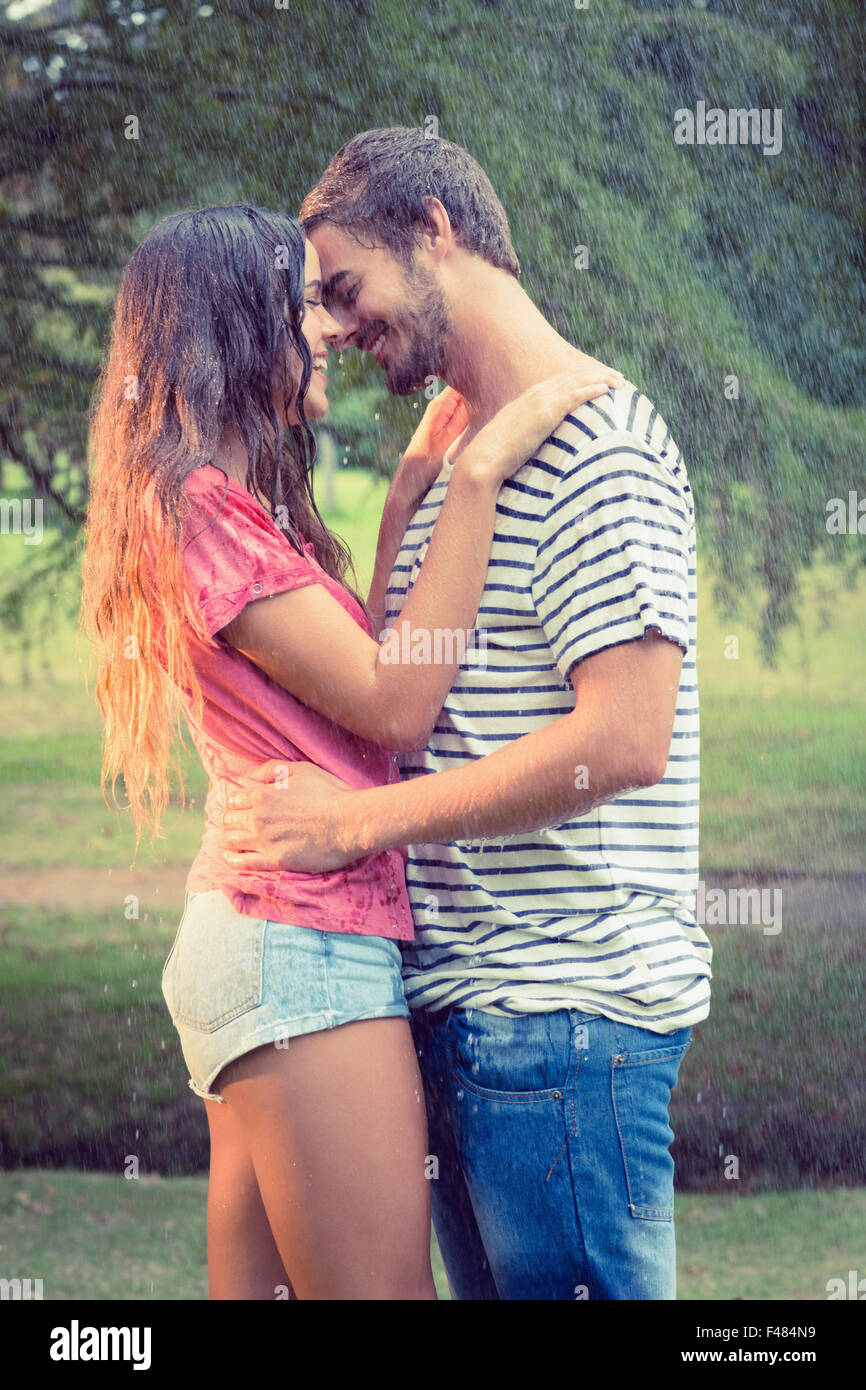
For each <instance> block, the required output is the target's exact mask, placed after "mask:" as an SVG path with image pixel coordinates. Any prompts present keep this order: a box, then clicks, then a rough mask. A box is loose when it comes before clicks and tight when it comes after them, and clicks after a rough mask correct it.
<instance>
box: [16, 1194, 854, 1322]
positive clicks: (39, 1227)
mask: <svg viewBox="0 0 866 1390" xmlns="http://www.w3.org/2000/svg"><path fill="white" fill-rule="evenodd" d="M206 1192H207V1180H206V1179H205V1178H171V1179H164V1178H163V1179H160V1178H155V1177H148V1176H146V1175H144V1176H142V1177H141V1178H139V1179H138V1180H128V1179H125V1178H122V1177H109V1176H107V1175H106V1174H102V1173H98V1174H97V1173H67V1172H53V1171H51V1170H50V1169H48V1170H45V1169H41V1170H37V1169H30V1170H28V1171H26V1172H18V1173H6V1174H3V1175H2V1176H0V1221H2V1228H3V1242H2V1246H0V1255H2V1260H0V1267H2V1271H3V1274H4V1276H5V1277H11V1276H12V1274H13V1273H14V1274H16V1276H17V1277H19V1278H28V1277H29V1278H30V1279H31V1280H32V1279H42V1281H43V1298H45V1299H46V1300H51V1299H54V1300H69V1299H71V1300H77V1299H98V1300H103V1299H124V1300H125V1299H129V1300H148V1299H179V1300H182V1301H191V1300H196V1299H206V1298H207V1265H206V1239H205V1196H206ZM676 1223H677V1270H678V1297H679V1298H680V1299H721V1300H729V1299H749V1300H751V1299H755V1300H763V1299H790V1300H797V1301H800V1300H802V1301H808V1300H819V1299H826V1298H827V1282H828V1280H830V1279H835V1278H842V1279H845V1280H847V1277H848V1271H849V1269H860V1270H862V1269H863V1256H864V1247H863V1240H862V1236H861V1235H860V1234H859V1233H862V1231H863V1229H864V1227H866V1189H859V1190H857V1191H836V1192H811V1193H800V1192H782V1193H768V1194H767V1195H766V1196H762V1197H748V1196H744V1195H737V1194H733V1193H732V1194H731V1195H729V1196H726V1197H678V1198H677V1204H676ZM432 1255H433V1273H434V1277H435V1280H436V1288H437V1292H438V1294H439V1297H440V1298H441V1299H450V1293H449V1290H448V1283H447V1279H446V1276H445V1270H444V1267H443V1265H442V1260H441V1257H440V1255H439V1251H438V1248H437V1246H436V1242H435V1239H434V1241H433V1243H432Z"/></svg>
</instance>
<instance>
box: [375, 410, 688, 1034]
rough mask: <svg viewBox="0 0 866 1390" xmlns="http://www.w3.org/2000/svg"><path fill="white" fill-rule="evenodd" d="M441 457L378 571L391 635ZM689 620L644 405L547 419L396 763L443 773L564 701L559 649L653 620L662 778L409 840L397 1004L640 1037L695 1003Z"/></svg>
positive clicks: (441, 479) (682, 526)
mask: <svg viewBox="0 0 866 1390" xmlns="http://www.w3.org/2000/svg"><path fill="white" fill-rule="evenodd" d="M450 473H451V464H450V463H449V462H448V460H447V458H446V461H445V463H444V465H443V467H442V470H441V472H440V473H439V476H438V478H437V479H436V481H435V483H434V484H433V486H432V487H431V488H430V490H429V491H428V493H427V494H426V496H425V498H424V500H423V501H422V503H421V505H420V506H419V507H418V509H417V510H416V512H415V514H414V516H413V518H412V521H411V524H410V525H409V527H408V529H407V531H406V534H405V537H404V540H403V544H402V546H401V549H400V552H399V554H398V556H397V560H396V562H395V565H394V569H393V572H392V574H391V578H390V585H389V589H388V607H387V618H386V621H387V624H388V626H389V627H390V626H395V625H396V627H397V630H398V632H399V622H398V619H399V616H400V611H401V609H402V607H403V604H404V603H405V601H406V597H407V594H408V592H409V590H410V589H411V587H412V584H413V583H414V581H415V579H416V578H417V575H418V571H419V568H420V565H421V563H422V561H423V558H424V555H425V553H426V550H427V546H428V544H429V542H430V536H431V533H432V530H433V525H434V523H435V521H436V518H437V516H438V514H439V511H440V508H441V506H442V502H443V499H444V497H445V491H446V488H447V486H448V479H449V477H450ZM696 620H697V587H696V573H695V526H694V510H693V506H692V494H691V489H690V487H689V483H688V478H687V476H686V469H685V465H684V463H683V459H682V456H681V454H680V451H679V449H678V447H677V445H676V444H675V443H674V440H673V439H672V437H671V433H670V431H669V430H668V428H667V425H666V424H665V422H664V420H663V419H662V418H661V416H660V415H659V413H658V411H657V410H656V409H655V408H654V407H653V405H652V403H651V402H650V401H649V400H647V398H646V396H644V395H642V394H641V393H640V392H639V391H636V390H635V389H634V388H633V387H632V386H627V387H625V388H620V389H618V390H616V391H613V392H610V393H608V394H607V395H605V396H603V397H601V398H600V399H599V400H598V401H592V402H588V403H587V404H586V405H583V406H581V407H580V408H579V409H578V410H576V411H575V412H574V414H572V415H568V416H566V418H565V419H564V420H563V422H562V424H561V425H559V427H558V428H557V429H556V430H555V431H554V433H553V434H552V435H551V436H549V438H548V439H547V440H545V442H544V444H543V445H542V446H541V448H540V449H539V450H538V452H537V453H536V455H535V456H534V457H533V458H531V459H529V460H528V462H527V463H525V464H524V465H523V467H522V468H521V469H520V470H519V471H518V472H517V473H516V474H515V475H514V477H513V478H511V479H510V480H509V481H508V482H506V483H505V484H504V486H503V488H502V490H501V492H500V494H499V499H498V502H497V506H496V530H495V535H494V539H493V545H492V549H491V556H490V564H489V567H488V571H487V582H486V586H485V589H484V593H483V595H482V598H481V602H480V605H479V609H478V617H477V619H476V625H475V633H474V635H473V640H472V641H471V642H470V643H469V644H468V645H467V647H466V653H465V660H464V661H463V662H462V664H461V665H460V667H459V669H458V671H457V673H456V675H455V679H454V684H453V686H452V688H451V691H450V693H449V695H448V697H447V699H446V701H445V704H444V706H443V708H442V712H441V714H440V715H439V717H438V719H437V721H436V727H435V729H434V731H433V733H432V735H431V737H430V741H429V743H428V745H427V748H426V749H425V750H424V751H423V752H413V753H403V754H400V755H399V762H400V769H401V772H402V775H403V777H404V778H411V777H415V776H421V775H425V774H427V773H431V772H440V771H447V770H448V769H449V768H454V767H458V766H459V765H460V764H462V763H465V762H468V761H470V760H472V759H474V758H480V757H483V756H484V755H485V754H487V753H492V752H494V751H495V750H496V749H497V748H501V747H503V746H504V745H505V744H507V743H509V742H510V741H511V740H512V739H517V738H520V737H521V736H522V735H524V734H528V733H531V732H532V731H533V730H535V729H539V728H541V727H543V726H544V725H545V724H548V723H550V721H551V720H554V719H557V718H559V717H561V716H563V715H566V714H568V713H569V712H570V711H571V710H573V709H574V704H575V693H574V688H573V686H572V685H571V682H570V680H569V679H568V676H569V671H570V669H571V667H572V666H573V665H574V663H575V662H576V661H580V660H582V659H583V658H584V657H587V656H590V655H591V654H593V653H594V652H599V651H602V650H604V648H606V647H611V646H615V645H616V644H618V643H621V642H626V641H631V640H633V639H636V638H641V637H643V635H644V634H645V633H646V631H647V629H648V628H651V627H654V628H658V629H659V631H660V632H661V633H662V634H663V635H664V636H666V637H668V638H670V639H671V640H672V641H674V642H676V643H677V644H678V645H679V646H680V647H682V649H683V651H684V658H683V665H682V674H681V677H680V687H679V694H678V697H677V710H676V717H675V720H674V726H673V736H672V739H671V745H670V755H669V759H668V764H667V767H666V769H665V775H664V777H663V778H662V780H661V782H659V783H658V784H657V785H655V786H652V787H647V788H643V789H640V790H637V791H630V792H627V793H623V794H622V795H620V796H617V797H615V798H614V799H613V800H611V801H608V802H606V803H605V804H604V805H602V806H599V807H597V808H596V809H595V810H593V811H590V812H588V813H587V814H585V815H581V816H578V817H575V818H574V819H572V820H568V821H565V822H563V823H562V824H559V825H556V826H553V827H551V828H550V829H542V830H535V831H532V832H530V833H527V834H515V835H510V836H507V837H506V838H505V839H502V838H497V839H496V840H487V841H484V840H480V841H469V842H466V841H455V842H453V843H451V844H448V845H422V844H415V845H411V846H410V848H409V862H408V864H407V869H406V874H407V887H408V890H409V899H410V902H411V904H412V912H413V916H414V919H415V925H416V940H415V942H414V943H407V942H404V943H402V944H401V951H402V954H403V976H404V985H405V989H406V998H407V1001H408V1003H409V1005H410V1007H411V1008H413V1009H417V1008H427V1009H433V1010H436V1009H442V1008H445V1007H446V1006H452V1007H457V1008H463V1009H481V1010H486V1011H488V1012H491V1013H496V1014H519V1013H546V1012H549V1011H551V1010H554V1009H576V1010H580V1011H583V1012H586V1013H598V1014H604V1015H606V1016H607V1017H608V1018H611V1019H614V1020H622V1021H625V1022H629V1023H634V1024H637V1025H639V1026H641V1027H645V1028H649V1029H651V1030H652V1031H654V1032H657V1033H668V1032H673V1031H674V1030H676V1029H678V1028H684V1027H686V1026H688V1025H691V1024H693V1023H696V1022H698V1021H699V1020H700V1019H703V1018H705V1017H706V1016H707V1014H708V1013H709V978H710V960H711V955H712V951H711V947H710V943H709V941H708V939H707V937H706V936H705V934H704V932H703V931H702V930H701V928H700V926H699V925H698V923H697V920H696V917H695V906H696V891H697V878H698V692H697V679H696V667H695V640H696V626H697V621H696ZM578 785H579V783H578Z"/></svg>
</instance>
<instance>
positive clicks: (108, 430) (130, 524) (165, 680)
mask: <svg viewBox="0 0 866 1390" xmlns="http://www.w3.org/2000/svg"><path fill="white" fill-rule="evenodd" d="M305 249H306V248H305V237H304V233H303V230H302V228H301V226H300V224H299V223H298V222H297V221H296V220H295V219H294V218H292V217H287V216H285V215H284V214H281V213H275V212H269V211H267V210H265V209H263V208H258V207H252V206H248V205H246V204H234V205H230V206H226V207H209V208H202V209H200V210H197V211H184V212H177V213H173V214H172V215H171V216H169V217H165V218H163V219H162V221H160V222H158V223H157V224H156V225H155V226H154V227H153V228H152V229H151V230H150V231H149V232H148V234H147V235H146V236H145V238H144V240H143V241H142V242H141V244H140V245H139V246H138V247H137V248H136V250H135V252H134V253H133V255H132V258H131V259H130V261H129V264H128V265H127V267H126V270H125V272H124V274H123V278H122V280H121V284H120V289H119V292H118V295H117V302H116V305H115V311H114V320H113V325H112V331H111V341H110V347H109V351H108V355H107V360H106V362H105V365H104V368H103V371H102V375H101V378H100V382H99V386H98V388H97V392H96V395H95V398H94V407H93V414H92V421H91V430H90V455H91V488H90V501H89V506H88V514H87V522H86V526H85V530H84V538H85V543H86V544H85V552H84V560H83V590H82V604H81V622H82V627H83V629H84V630H85V631H88V632H89V633H91V634H92V635H93V636H94V637H95V640H96V646H97V654H98V673H97V681H96V694H97V699H98V702H99V705H100V708H101V710H102V714H103V720H104V755H103V765H102V788H103V795H104V794H105V787H106V783H107V781H109V780H110V781H111V785H112V789H113V788H114V785H115V783H116V780H117V777H118V775H120V774H121V773H122V775H123V779H124V783H125V787H126V793H127V796H128V798H129V803H130V807H131V809H132V812H133V815H134V818H135V822H136V826H137V828H138V830H139V832H140V829H141V826H142V824H143V823H149V824H150V825H151V828H152V829H153V831H154V832H156V830H157V829H158V827H159V821H160V818H161V816H162V813H163V812H164V810H165V808H166V806H167V805H168V800H169V787H168V777H167V766H168V764H169V762H170V761H172V760H171V759H170V747H171V742H172V738H173V737H174V734H175V731H176V728H177V725H178V722H179V711H178V706H177V699H176V698H175V697H176V695H177V693H178V692H184V693H185V694H186V695H188V696H189V697H190V698H191V700H192V706H191V710H192V714H191V715H190V713H189V712H188V714H187V717H188V718H190V717H192V719H193V720H194V721H195V722H199V721H200V720H201V716H202V696H201V689H200V686H199V682H198V680H197V678H196V675H195V671H194V669H193V663H192V659H191V656H190V652H189V646H188V636H189V628H190V627H191V628H192V629H193V630H194V631H195V632H196V633H197V634H198V636H199V637H200V638H201V639H202V640H204V641H208V642H212V641H213V639H212V638H210V636H209V634H208V633H207V631H206V629H205V627H204V624H203V621H202V618H201V615H200V614H199V613H198V612H197V611H195V609H194V607H193V606H192V604H191V600H190V597H189V595H188V594H187V592H186V588H185V584H184V572H183V556H182V543H183V536H184V522H185V520H186V519H187V517H188V515H189V513H188V505H189V503H188V499H187V497H186V495H185V492H184V482H185V479H186V478H187V477H188V475H189V474H190V473H191V472H192V471H193V470H194V469H196V468H198V467H200V466H201V465H203V464H207V463H211V462H212V461H213V460H214V459H215V456H216V454H217V452H218V447H219V442H220V438H221V436H222V434H223V431H224V430H225V429H226V428H228V427H230V426H234V428H235V429H236V430H237V433H238V435H239V436H240V438H241V440H242V441H243V443H244V445H245V447H246V453H247V474H246V486H247V488H248V490H249V491H250V492H251V493H253V495H259V496H260V497H261V498H263V499H264V498H266V499H268V501H269V503H270V506H271V509H272V511H273V513H274V515H275V517H276V516H279V517H280V522H279V524H280V527H281V529H282V530H283V531H284V533H285V535H286V537H287V539H288V541H289V543H290V544H291V545H292V546H293V547H294V549H295V550H297V551H298V552H299V553H300V554H302V553H303V548H304V543H305V542H307V541H310V542H312V544H313V548H314V551H315V555H316V559H317V560H318V562H319V564H320V565H321V566H322V568H323V569H324V570H325V571H326V572H327V573H328V574H330V575H331V576H332V577H333V578H334V579H336V580H338V581H339V582H341V583H343V582H345V577H346V575H347V573H352V568H351V557H350V555H349V552H348V550H347V549H346V547H345V546H344V545H343V543H342V542H341V541H340V540H339V539H338V538H337V537H336V536H333V535H332V534H331V532H329V531H328V529H327V527H326V526H325V524H324V522H323V521H322V518H321V516H320V515H319V512H318V509H317V507H316V504H315V501H314V498H313V491H312V481H311V469H312V465H313V462H314V459H315V441H314V438H313V435H312V432H311V430H310V427H309V425H308V424H307V421H306V417H305V415H304V396H305V394H306V391H307V388H308V386H309V382H310V377H311V374H312V356H311V353H310V348H309V344H308V343H307V340H306V338H305V337H304V335H303V332H302V330H301V325H302V322H303V316H304V284H305V267H304V258H305ZM280 399H282V400H283V401H284V402H285V405H286V409H287V410H288V408H289V407H290V406H292V405H294V407H295V412H296V414H297V419H298V423H297V424H292V425H290V426H289V428H287V429H284V428H283V425H282V422H281V418H280V413H279V411H278V401H280ZM278 507H279V508H280V509H281V510H280V511H279V513H278V512H277V508H278ZM352 578H353V579H354V575H353V573H352ZM130 658H133V659H130Z"/></svg>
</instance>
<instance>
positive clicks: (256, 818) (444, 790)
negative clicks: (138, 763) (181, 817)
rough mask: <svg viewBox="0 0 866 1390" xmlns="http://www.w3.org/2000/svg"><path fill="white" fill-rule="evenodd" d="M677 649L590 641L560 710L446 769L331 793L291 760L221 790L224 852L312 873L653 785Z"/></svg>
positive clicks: (578, 809)
mask: <svg viewBox="0 0 866 1390" xmlns="http://www.w3.org/2000/svg"><path fill="white" fill-rule="evenodd" d="M682 660H683V652H682V650H681V648H680V647H679V646H677V645H676V644H675V643H674V642H671V641H669V640H668V639H667V638H664V637H662V636H661V635H660V633H658V632H657V631H655V630H653V629H651V630H650V631H648V632H647V634H646V636H645V637H643V638H642V639H640V640H632V641H628V642H623V643H620V644H619V645H617V646H613V647H608V648H606V649H605V650H603V651H600V652H597V653H595V654H594V655H592V656H589V657H587V658H585V659H584V660H583V661H581V662H579V663H578V664H577V665H576V666H575V667H573V668H572V670H571V672H570V678H571V681H572V684H573V686H574V690H575V695H576V704H575V708H574V710H573V711H572V712H571V713H569V714H567V715H563V716H561V717H560V718H558V719H555V720H553V721H552V722H551V723H550V724H548V725H546V726H545V727H544V728H542V729H539V730H537V731H535V732H533V733H531V734H525V735H524V736H523V737H522V738H519V739H515V740H514V742H513V743H510V744H508V745H507V747H504V748H500V749H497V751H496V752H495V753H490V754H489V755H488V756H487V757H484V758H479V759H477V760H476V761H474V762H472V763H469V764H465V765H464V766H462V767H460V768H455V769H453V770H452V771H449V772H442V773H435V774H430V775H427V776H421V777H416V778H413V779H412V780H411V781H409V782H399V783H394V784H392V785H390V786H387V787H372V788H369V789H368V790H365V791H350V792H346V793H343V794H339V795H335V789H336V786H337V784H336V780H335V779H333V778H329V777H328V774H326V773H325V774H322V773H320V772H319V770H318V769H314V768H308V767H307V766H306V765H300V766H299V767H297V768H296V769H295V768H294V766H292V767H290V768H289V773H290V775H289V776H288V778H286V779H285V785H284V786H282V787H280V786H277V787H274V786H273V785H271V786H265V785H263V786H261V787H257V788H255V789H254V790H245V791H242V792H240V793H238V794H237V796H236V797H233V798H231V799H230V805H233V806H237V807H238V808H239V809H237V810H233V811H231V812H229V814H228V815H227V817H226V826H227V829H226V831H225V832H224V837H223V844H224V847H225V848H226V850H227V858H228V859H229V862H230V863H233V864H236V865H241V864H242V865H244V866H246V867H249V868H256V867H259V868H289V869H294V870H300V871H308V872H315V871H316V870H323V869H325V868H336V867H339V866H341V865H343V864H347V863H351V862H352V861H353V860H355V859H359V858H361V857H363V856H364V855H367V854H371V853H373V852H375V851H379V850H384V849H392V848H395V847H397V846H399V845H406V844H448V843H449V842H450V841H452V840H456V839H481V838H490V839H496V838H500V837H502V836H505V835H513V834H520V833H524V832H530V831H533V830H537V829H539V828H540V827H542V826H554V825H559V824H560V823H561V822H563V821H566V820H570V819H573V818H574V817H577V816H581V815H584V814H586V812H587V811H590V810H592V809H593V808H594V807H595V806H599V805H601V804H602V803H603V802H605V801H609V800H611V798H613V797H615V796H618V795H620V794H621V793H622V792H624V791H628V790H631V789H634V788H638V787H647V786H653V785H655V783H657V782H659V781H661V779H662V777H663V776H664V772H665V767H666V765H667V760H668V751H669V748H670V741H671V733H672V730H673V721H674V715H675V713H676V702H677V692H678V689H679V679H680V668H681V666H682ZM293 781H294V782H295V786H294V787H293V785H292V783H293ZM237 851H243V852H242V853H240V854H238V853H236V852H237Z"/></svg>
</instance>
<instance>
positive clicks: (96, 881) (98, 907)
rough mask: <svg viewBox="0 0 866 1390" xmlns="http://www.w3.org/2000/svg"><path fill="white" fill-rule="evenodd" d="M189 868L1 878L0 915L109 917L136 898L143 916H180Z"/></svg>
mask: <svg viewBox="0 0 866 1390" xmlns="http://www.w3.org/2000/svg"><path fill="white" fill-rule="evenodd" d="M187 873H188V866H187V865H186V864H182V865H173V866H171V867H169V868H151V869H79V868H74V867H70V868H68V869H42V870H37V871H36V872H34V873H6V874H3V875H2V877H0V910H2V909H3V908H4V907H41V908H45V909H46V910H48V911H57V910H63V909H64V908H65V909H66V910H67V911H70V912H73V911H74V912H88V911H89V912H110V911H111V909H112V908H113V907H123V905H124V903H125V901H126V899H127V898H128V897H129V895H130V894H131V893H134V894H135V896H136V897H137V898H138V904H139V912H140V913H141V914H144V913H145V912H153V911H155V912H166V911H167V912H170V913H176V912H177V911H178V909H179V908H182V907H183V896H184V885H185V883H186V876H187Z"/></svg>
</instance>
